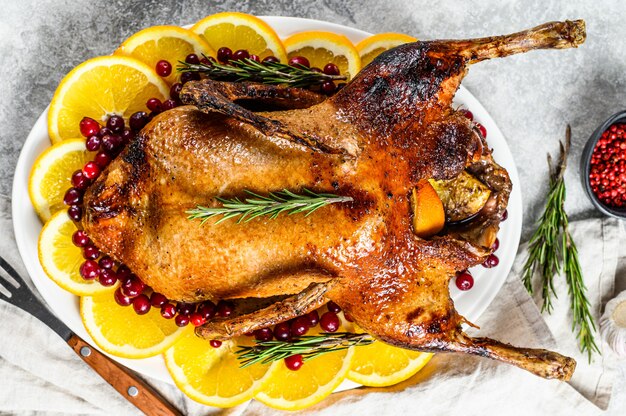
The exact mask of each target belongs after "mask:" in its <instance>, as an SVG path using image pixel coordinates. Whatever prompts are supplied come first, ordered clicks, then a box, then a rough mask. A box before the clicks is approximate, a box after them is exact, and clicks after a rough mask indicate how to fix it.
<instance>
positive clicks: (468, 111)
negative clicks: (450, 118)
mask: <svg viewBox="0 0 626 416" xmlns="http://www.w3.org/2000/svg"><path fill="white" fill-rule="evenodd" d="M461 113H462V114H463V115H464V116H465V117H467V118H469V119H470V121H471V120H474V114H473V113H472V112H471V111H470V110H465V109H463V110H461Z"/></svg>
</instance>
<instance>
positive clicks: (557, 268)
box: [522, 126, 599, 361]
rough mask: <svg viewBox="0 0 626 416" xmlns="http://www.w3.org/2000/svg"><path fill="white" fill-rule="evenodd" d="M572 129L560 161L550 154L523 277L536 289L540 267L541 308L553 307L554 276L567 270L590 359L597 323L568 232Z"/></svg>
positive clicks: (575, 325)
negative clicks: (554, 161) (566, 176)
mask: <svg viewBox="0 0 626 416" xmlns="http://www.w3.org/2000/svg"><path fill="white" fill-rule="evenodd" d="M571 136H572V133H571V129H570V126H567V130H566V132H565V144H563V143H562V142H561V143H560V154H559V160H558V165H557V166H556V167H554V166H553V165H552V158H551V157H550V155H548V166H549V171H550V190H549V192H548V201H547V203H546V208H545V211H544V213H543V215H542V216H541V218H540V220H539V226H538V227H537V230H536V231H535V232H534V233H533V236H532V237H531V239H530V243H529V256H528V259H527V261H526V263H525V264H524V269H523V274H522V280H523V281H524V286H525V287H526V289H527V290H528V292H529V293H531V294H532V293H533V287H532V277H533V275H534V273H535V271H536V270H537V269H539V271H540V274H541V280H542V282H543V283H542V287H543V288H542V293H541V296H542V298H543V306H542V308H541V310H542V312H543V311H544V310H545V311H547V312H548V313H550V312H551V311H552V301H551V296H554V297H556V292H555V290H554V285H553V279H554V276H555V275H556V274H559V273H560V272H561V271H563V273H564V274H565V280H566V282H567V285H568V293H569V296H570V307H571V309H572V314H573V322H572V331H573V332H576V338H577V339H578V343H579V346H580V350H581V351H582V352H586V353H587V356H588V359H589V361H591V357H592V355H593V352H594V351H595V352H599V349H598V346H597V344H596V342H595V340H594V336H593V332H595V330H596V325H595V322H594V319H593V315H592V314H591V311H590V310H589V307H590V304H589V300H588V299H587V295H586V293H585V292H586V290H587V289H586V287H585V283H584V280H583V275H582V270H581V267H580V262H579V260H578V249H577V248H576V244H575V243H574V240H573V239H572V236H571V234H570V232H569V219H568V217H567V213H566V212H565V195H566V192H565V180H564V178H563V175H564V173H565V169H566V168H567V156H568V154H569V150H570V145H571Z"/></svg>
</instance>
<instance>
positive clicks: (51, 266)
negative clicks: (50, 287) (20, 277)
mask: <svg viewBox="0 0 626 416" xmlns="http://www.w3.org/2000/svg"><path fill="white" fill-rule="evenodd" d="M76 230H77V228H76V225H74V222H72V220H71V219H70V218H69V217H68V216H67V212H66V211H65V210H61V211H58V212H57V213H56V214H54V215H53V216H52V218H50V220H49V221H48V222H47V223H46V225H44V227H43V229H42V230H41V233H40V234H39V243H38V247H37V248H38V252H39V262H40V263H41V266H42V267H43V270H44V272H46V274H47V275H48V277H49V278H50V279H51V280H53V281H54V282H55V283H56V284H58V285H59V286H61V287H62V288H63V289H65V290H67V291H68V292H71V293H73V294H74V295H78V296H90V295H96V294H99V293H106V294H107V296H110V297H111V298H113V292H112V291H113V289H115V286H113V287H104V286H102V285H101V284H100V283H98V282H96V281H87V280H85V279H83V278H82V276H81V275H80V273H79V271H78V269H79V268H80V265H81V264H82V263H83V262H84V261H85V259H84V258H83V253H82V251H81V249H80V248H78V247H76V246H75V245H74V244H73V243H72V234H74V232H75V231H76Z"/></svg>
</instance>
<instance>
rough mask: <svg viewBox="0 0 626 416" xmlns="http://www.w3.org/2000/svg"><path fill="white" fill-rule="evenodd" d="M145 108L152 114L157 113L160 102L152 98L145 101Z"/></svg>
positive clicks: (159, 109) (159, 108)
mask: <svg viewBox="0 0 626 416" xmlns="http://www.w3.org/2000/svg"><path fill="white" fill-rule="evenodd" d="M146 107H148V110H150V111H152V112H159V111H161V100H159V99H158V98H154V97H152V98H150V99H148V101H146Z"/></svg>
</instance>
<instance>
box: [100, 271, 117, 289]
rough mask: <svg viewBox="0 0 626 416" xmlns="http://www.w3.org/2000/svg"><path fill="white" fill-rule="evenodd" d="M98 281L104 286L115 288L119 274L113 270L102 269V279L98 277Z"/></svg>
mask: <svg viewBox="0 0 626 416" xmlns="http://www.w3.org/2000/svg"><path fill="white" fill-rule="evenodd" d="M98 281H99V282H100V284H101V285H102V286H105V287H109V286H113V285H114V284H115V283H117V274H116V273H115V272H114V271H113V270H111V269H102V268H100V277H98Z"/></svg>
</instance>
